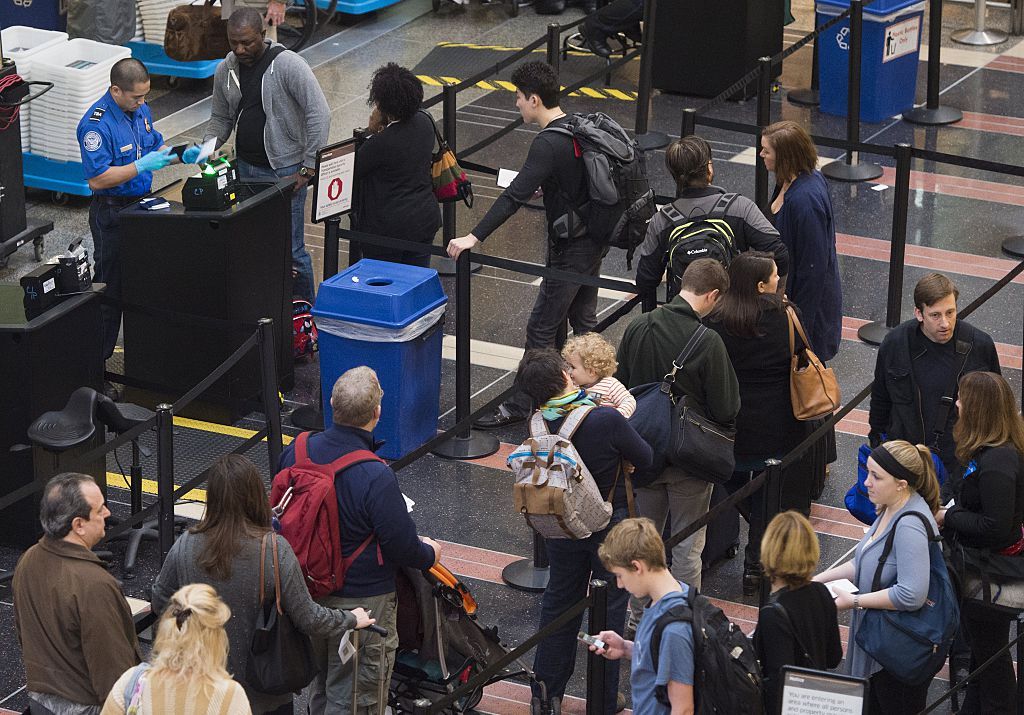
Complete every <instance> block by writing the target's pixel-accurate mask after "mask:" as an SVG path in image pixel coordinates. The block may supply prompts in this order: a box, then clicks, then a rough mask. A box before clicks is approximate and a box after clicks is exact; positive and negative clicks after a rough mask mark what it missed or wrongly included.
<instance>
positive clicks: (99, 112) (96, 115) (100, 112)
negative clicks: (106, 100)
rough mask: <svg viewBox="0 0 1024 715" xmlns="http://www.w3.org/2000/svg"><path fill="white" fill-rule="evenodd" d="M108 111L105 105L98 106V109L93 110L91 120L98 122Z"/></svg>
mask: <svg viewBox="0 0 1024 715" xmlns="http://www.w3.org/2000/svg"><path fill="white" fill-rule="evenodd" d="M106 113H107V110H106V108H105V107H96V109H94V110H92V114H90V115H89V121H90V122H98V121H99V120H101V119H103V115H104V114H106Z"/></svg>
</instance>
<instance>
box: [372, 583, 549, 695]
mask: <svg viewBox="0 0 1024 715" xmlns="http://www.w3.org/2000/svg"><path fill="white" fill-rule="evenodd" d="M397 590H398V653H397V655H396V659H395V669H394V674H393V675H392V678H391V693H390V705H391V707H392V709H393V710H394V711H395V712H398V713H403V712H412V705H413V703H414V702H415V701H417V700H422V699H426V700H429V701H430V702H431V703H433V702H436V701H438V700H440V699H441V698H443V697H445V696H447V695H448V694H449V693H451V692H453V691H454V690H456V689H457V688H459V687H461V686H462V685H463V684H465V683H466V682H467V681H468V680H469V679H470V678H471V677H473V676H474V675H476V674H477V673H480V672H482V671H483V670H484V669H486V668H487V667H488V666H489V665H490V664H491V663H493V662H494V661H495V660H497V659H498V658H500V657H502V656H503V655H505V654H506V653H508V651H507V650H506V649H505V648H504V647H503V646H502V644H501V641H500V639H499V638H498V632H497V628H494V627H491V628H484V627H482V626H481V625H480V624H479V623H478V622H477V603H476V600H475V599H474V598H473V595H472V594H471V593H470V592H469V589H468V588H466V586H465V585H464V584H463V583H462V582H461V581H459V580H458V578H456V577H455V576H454V575H453V574H452V572H451V571H449V570H448V569H446V568H445V567H444V566H443V565H441V564H437V565H435V566H433V567H432V568H431V569H430V570H428V571H417V570H415V569H403V570H401V571H399V572H398V574H397ZM524 676H525V677H527V678H529V677H532V673H531V672H530V670H529V668H527V667H525V666H523V664H522V663H521V662H519V661H518V660H517V661H515V662H514V664H513V665H510V666H506V667H505V668H504V669H502V670H501V671H499V672H498V673H496V674H495V675H494V677H492V678H491V679H490V680H489V681H488V682H487V685H490V684H491V683H495V682H498V681H500V680H506V679H509V678H516V677H524ZM483 688H484V686H481V687H480V688H478V689H477V690H474V691H473V692H472V693H470V694H469V695H467V696H465V697H463V698H460V699H459V700H458V701H457V702H456V703H454V704H453V705H452V706H451V708H450V709H449V710H448V711H447V712H451V713H465V712H471V711H472V708H474V707H475V706H476V705H477V704H479V703H480V700H481V699H482V698H483V694H484V693H483Z"/></svg>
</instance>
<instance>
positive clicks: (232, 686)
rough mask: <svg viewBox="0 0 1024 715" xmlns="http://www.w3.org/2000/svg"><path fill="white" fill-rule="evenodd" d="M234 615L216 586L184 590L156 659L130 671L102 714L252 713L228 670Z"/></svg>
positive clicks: (174, 599)
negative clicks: (228, 630)
mask: <svg viewBox="0 0 1024 715" xmlns="http://www.w3.org/2000/svg"><path fill="white" fill-rule="evenodd" d="M229 618H231V609H229V608H228V606H227V604H225V603H224V601H222V600H220V597H218V596H217V592H216V591H214V590H213V588H212V587H211V586H207V585H206V584H203V583H193V584H190V585H188V586H184V587H182V588H180V589H178V590H177V591H176V592H175V593H174V595H173V596H171V600H170V603H169V604H168V607H167V609H166V610H165V611H164V615H163V617H162V618H161V619H160V623H159V626H158V628H157V633H156V642H155V643H154V644H153V656H152V663H143V664H141V665H137V666H135V667H134V668H129V669H128V670H126V671H125V672H124V674H123V675H122V676H121V677H120V678H119V679H118V680H117V682H116V683H114V687H113V688H112V689H111V691H110V694H109V695H108V696H107V701H106V702H105V703H103V711H102V713H101V715H123V713H128V712H131V713H133V715H150V713H163V714H165V715H178V714H179V713H180V715H185V714H186V713H188V714H189V715H204V714H207V715H249V713H251V712H252V710H250V709H249V701H248V699H247V698H246V697H245V691H244V690H243V689H242V686H241V685H239V684H238V683H237V682H235V681H234V680H232V679H231V676H230V675H228V671H227V664H228V636H227V633H225V632H224V624H225V623H227V622H228V619H229Z"/></svg>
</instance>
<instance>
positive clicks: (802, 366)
mask: <svg viewBox="0 0 1024 715" xmlns="http://www.w3.org/2000/svg"><path fill="white" fill-rule="evenodd" d="M786 314H787V315H788V316H789V352H790V355H792V358H791V363H790V370H789V398H790V400H791V401H792V403H793V416H794V417H796V418H797V419H798V420H801V421H809V420H817V419H821V418H823V417H828V416H829V415H831V414H832V413H833V412H835V411H836V410H837V409H839V404H840V400H841V396H840V392H839V381H838V380H836V374H835V372H833V370H832V368H830V367H825V366H824V365H823V364H822V362H821V360H819V359H818V356H817V355H815V354H814V351H813V350H811V343H810V341H809V340H808V339H807V333H805V332H804V326H802V325H801V324H800V318H798V317H797V315H796V311H795V310H793V307H792V306H789V305H787V306H786ZM794 330H795V331H796V332H797V333H799V334H800V339H801V340H803V341H804V346H803V347H802V348H801V349H800V350H797V349H796V338H795V336H794Z"/></svg>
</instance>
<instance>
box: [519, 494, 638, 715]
mask: <svg viewBox="0 0 1024 715" xmlns="http://www.w3.org/2000/svg"><path fill="white" fill-rule="evenodd" d="M627 516H628V514H627V513H626V510H625V509H616V510H615V513H614V514H612V520H611V523H610V524H609V525H608V529H611V527H612V526H614V525H615V524H617V523H618V522H620V521H622V520H623V519H625V518H626V517H627ZM608 529H605V530H604V531H602V532H599V533H597V534H594V535H593V536H591V537H590V538H588V539H580V540H574V539H548V540H546V541H545V545H546V546H547V550H548V561H549V563H550V568H549V571H548V587H547V589H545V591H544V598H543V599H542V601H541V612H540V625H539V627H538V630H539V629H540V628H544V626H545V625H547V624H548V623H550V622H551V621H553V620H555V619H556V618H558V616H560V615H561V614H562V613H564V612H565V611H566V610H568V609H569V608H570V607H571V606H573V605H574V604H575V603H576V602H577V601H579V600H580V599H581V598H584V597H586V595H587V584H589V583H590V580H591V578H599V579H601V580H603V581H606V582H607V583H608V624H607V628H608V630H612V631H615V632H616V633H620V634H621V633H622V629H623V626H624V625H625V620H626V602H627V601H628V598H629V594H628V593H626V592H625V591H623V590H622V589H620V588H618V587H617V586H616V585H615V576H613V575H612V574H611V573H609V572H608V571H607V570H606V569H605V568H604V566H603V565H602V564H601V560H600V559H599V558H598V557H597V548H598V547H599V546H600V545H601V542H602V541H604V537H605V535H606V534H607V533H608ZM582 622H583V614H582V613H581V614H579V615H578V616H576V618H573V619H571V620H570V621H569V622H568V623H566V624H565V625H563V626H562V627H561V628H559V629H558V630H556V631H555V632H554V633H552V634H551V635H549V636H548V637H547V638H545V639H544V640H542V641H541V642H540V643H539V644H538V645H537V651H536V653H535V655H534V659H533V670H534V673H536V676H537V680H539V681H543V683H544V684H545V686H546V687H547V694H548V697H549V698H550V697H553V696H557V697H559V698H561V697H562V696H563V695H564V694H565V686H566V684H567V683H568V682H569V678H570V677H571V676H572V673H573V670H574V669H575V667H576V650H577V643H576V634H577V633H579V631H580V624H581V623H582ZM604 678H605V681H604V682H605V691H604V693H605V694H604V700H605V707H604V712H606V713H608V715H611V714H612V713H614V712H615V698H616V695H617V694H618V692H619V661H617V660H606V661H605V675H604ZM533 694H534V696H536V697H540V695H541V692H540V688H539V687H538V686H537V685H536V684H535V685H534V686H533Z"/></svg>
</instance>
